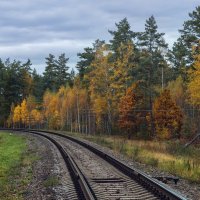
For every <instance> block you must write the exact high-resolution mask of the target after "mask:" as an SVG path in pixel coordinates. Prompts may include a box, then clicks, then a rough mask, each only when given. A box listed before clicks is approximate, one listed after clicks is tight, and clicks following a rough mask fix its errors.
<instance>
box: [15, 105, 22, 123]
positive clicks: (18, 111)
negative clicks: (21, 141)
mask: <svg viewBox="0 0 200 200" xmlns="http://www.w3.org/2000/svg"><path fill="white" fill-rule="evenodd" d="M20 120H21V107H20V105H17V106H16V107H15V109H14V113H13V122H14V123H18V122H20Z"/></svg>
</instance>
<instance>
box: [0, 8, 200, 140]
mask: <svg viewBox="0 0 200 200" xmlns="http://www.w3.org/2000/svg"><path fill="white" fill-rule="evenodd" d="M199 19H200V7H197V8H196V9H195V10H194V11H193V12H192V13H190V14H189V19H188V20H187V21H186V22H184V24H183V28H182V29H181V30H180V37H179V38H178V39H177V41H176V42H175V43H174V45H173V48H172V49H171V50H169V49H168V45H167V43H166V42H165V40H164V37H163V36H164V33H160V32H159V31H158V27H157V24H156V20H155V18H154V17H153V16H151V17H150V18H149V19H147V20H146V23H145V30H144V32H134V31H133V30H132V29H131V27H130V24H129V22H128V20H127V19H126V18H125V19H123V20H121V21H120V22H119V23H116V29H115V30H109V33H110V34H111V36H112V39H111V40H110V41H109V43H106V42H105V41H103V40H96V41H95V42H94V44H93V46H92V47H86V48H84V50H83V52H81V53H78V57H79V61H78V63H77V66H76V67H77V70H78V73H77V74H76V75H75V74H74V72H73V71H72V72H71V73H69V72H68V70H69V68H68V67H67V62H68V58H66V57H65V54H61V55H60V56H59V57H58V59H55V57H54V56H53V55H51V54H50V55H49V57H48V58H46V69H45V72H44V74H43V75H42V76H39V75H37V74H36V72H35V71H34V73H32V72H30V69H28V70H25V71H26V73H27V77H28V78H27V80H26V79H23V80H26V81H28V82H29V85H30V86H29V87H26V88H25V90H20V93H18V92H16V91H15V92H16V93H17V95H19V97H18V98H13V99H12V100H11V101H9V102H7V104H8V105H9V106H11V105H12V106H11V109H10V110H9V112H10V115H9V117H8V116H6V115H5V116H4V117H3V118H2V119H3V121H4V123H5V122H6V123H7V124H8V125H9V126H15V127H22V126H23V127H28V126H31V127H39V128H49V129H62V130H68V131H72V132H73V131H75V132H81V133H88V134H96V133H104V134H113V133H119V134H127V135H128V136H129V137H131V136H137V137H146V138H154V137H158V138H180V137H188V136H191V135H193V134H194V133H196V132H197V131H199V123H198V119H199V104H200V103H199V102H200V87H199V86H200V54H199V47H200V45H199V39H200V34H199V29H200V21H199ZM15 63H16V62H15ZM27 63H28V64H29V65H30V61H29V62H27ZM27 63H25V64H21V63H19V65H20V69H21V68H22V69H24V68H27V67H26V65H27ZM5 65H6V64H5V63H3V64H2V66H4V67H3V68H4V69H6V71H7V70H8V69H9V68H8V67H7V66H5ZM7 68H8V69H7ZM22 77H23V76H21V75H20V78H22ZM17 80H18V79H17ZM11 84H13V82H12V83H11ZM17 84H18V83H17ZM14 85H15V84H14ZM26 86H28V85H26ZM28 88H29V89H28ZM25 91H26V92H25ZM27 91H28V92H27ZM2 97H4V94H3V93H2ZM13 97H14V96H13ZM41 97H43V98H41ZM9 106H8V107H9ZM3 107H4V106H2V108H3ZM9 112H8V108H7V113H9ZM4 113H6V112H4ZM5 119H8V120H6V121H5Z"/></svg>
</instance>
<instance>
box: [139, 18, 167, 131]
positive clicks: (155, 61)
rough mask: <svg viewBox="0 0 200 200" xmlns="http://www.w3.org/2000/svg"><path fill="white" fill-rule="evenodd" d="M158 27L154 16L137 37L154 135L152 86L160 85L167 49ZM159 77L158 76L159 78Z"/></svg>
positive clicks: (147, 21)
mask: <svg viewBox="0 0 200 200" xmlns="http://www.w3.org/2000/svg"><path fill="white" fill-rule="evenodd" d="M157 29H158V26H157V24H156V21H155V18H154V16H151V17H150V18H149V19H147V20H146V24H145V31H144V32H142V33H140V34H139V36H138V39H139V43H138V44H139V46H140V47H141V57H140V64H139V68H142V70H141V71H143V81H144V82H146V85H147V94H148V96H149V110H150V116H151V132H152V134H153V133H154V125H153V113H152V102H153V93H154V91H153V86H155V85H158V84H160V85H161V79H160V78H159V77H161V75H162V70H163V67H165V66H166V65H165V60H164V57H163V55H162V50H163V49H166V48H167V44H166V43H165V40H164V39H163V36H164V33H158V30H157ZM159 75H160V76H159Z"/></svg>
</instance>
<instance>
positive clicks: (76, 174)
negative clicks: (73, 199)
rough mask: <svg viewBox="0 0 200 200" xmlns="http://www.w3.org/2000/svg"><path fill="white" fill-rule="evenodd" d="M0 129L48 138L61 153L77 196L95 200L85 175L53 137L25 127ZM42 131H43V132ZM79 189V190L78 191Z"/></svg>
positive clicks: (86, 199)
mask: <svg viewBox="0 0 200 200" xmlns="http://www.w3.org/2000/svg"><path fill="white" fill-rule="evenodd" d="M0 130H13V131H22V132H30V133H32V134H37V135H40V136H42V137H45V138H46V139H48V140H50V141H51V142H52V143H53V144H54V145H55V146H56V147H57V149H58V150H59V152H60V153H61V155H62V157H63V159H64V161H65V163H66V165H67V167H68V169H69V171H70V173H71V176H72V180H73V181H74V185H75V187H76V190H78V196H79V197H80V199H81V200H82V199H83V200H84V199H85V200H96V199H97V198H96V196H95V194H94V192H93V191H92V189H91V187H90V186H89V184H88V182H87V180H86V178H85V176H84V175H83V174H82V172H81V171H80V169H79V168H78V166H77V165H76V163H75V162H74V160H73V158H72V157H71V156H70V155H69V153H67V152H66V151H65V150H64V148H63V147H62V145H61V144H60V143H58V142H57V141H56V140H55V139H53V138H51V137H50V136H48V135H44V134H42V133H41V132H43V131H41V132H36V131H29V130H27V129H7V128H0ZM43 133H44V132H43ZM80 190H81V191H80Z"/></svg>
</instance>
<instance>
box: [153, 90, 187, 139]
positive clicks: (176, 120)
mask: <svg viewBox="0 0 200 200" xmlns="http://www.w3.org/2000/svg"><path fill="white" fill-rule="evenodd" d="M153 115H154V120H155V129H156V135H157V137H158V138H162V139H169V138H173V137H177V136H179V134H180V130H181V126H182V120H183V115H182V112H181V109H180V108H179V107H178V106H177V105H176V103H175V102H174V101H173V100H172V97H171V95H170V91H169V90H164V91H163V92H162V93H161V95H160V96H159V97H158V98H157V99H156V100H155V102H154V105H153Z"/></svg>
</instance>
